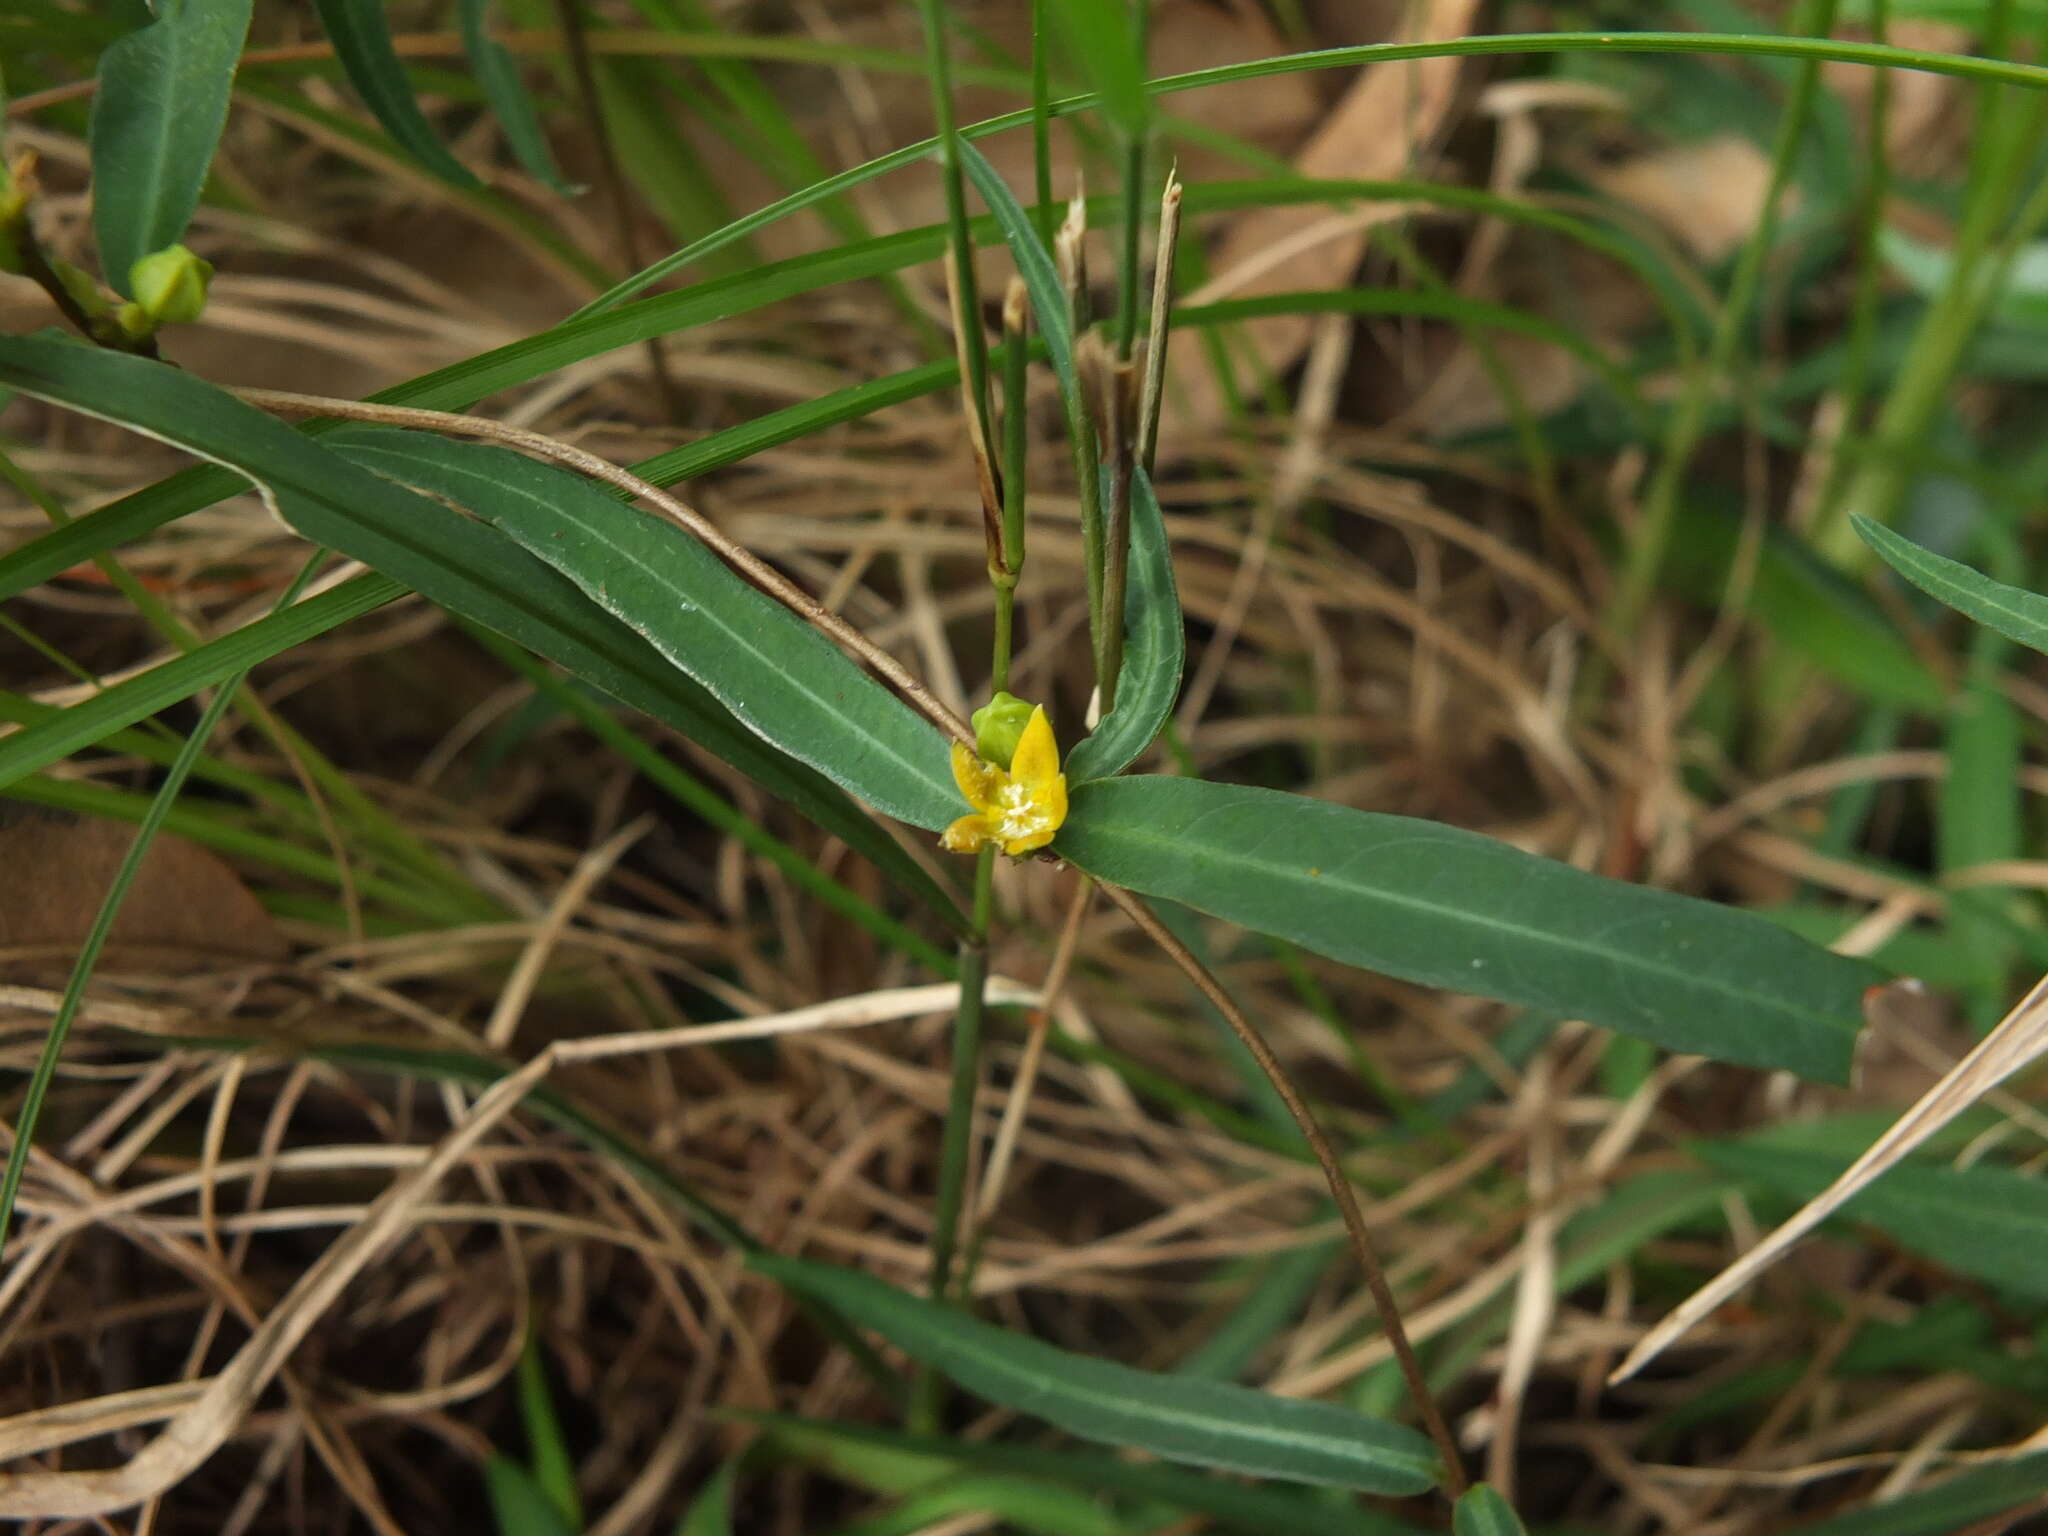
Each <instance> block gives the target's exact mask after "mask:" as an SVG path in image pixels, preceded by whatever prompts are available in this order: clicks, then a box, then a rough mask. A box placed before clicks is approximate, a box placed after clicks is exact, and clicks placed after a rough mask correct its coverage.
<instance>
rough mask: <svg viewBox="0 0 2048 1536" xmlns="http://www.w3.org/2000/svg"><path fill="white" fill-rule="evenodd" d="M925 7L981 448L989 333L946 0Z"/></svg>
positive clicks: (958, 323) (951, 244)
mask: <svg viewBox="0 0 2048 1536" xmlns="http://www.w3.org/2000/svg"><path fill="white" fill-rule="evenodd" d="M919 7H920V9H921V10H922V11H923V13H924V37H925V60H926V65H927V67H928V68H929V70H930V72H931V83H932V115H933V117H934V119H935V122H936V126H937V128H938V141H939V165H940V172H941V180H942V181H943V182H944V183H945V189H946V224H947V227H948V229H949V230H950V231H951V238H950V239H949V240H948V241H947V259H948V261H949V262H950V263H951V264H952V269H953V293H954V309H955V312H954V316H953V325H954V330H955V333H956V340H957V345H958V346H959V349H960V363H961V387H962V388H963V389H964V390H965V391H966V393H967V397H968V402H969V405H970V407H971V408H972V410H973V411H974V416H975V422H976V425H977V426H978V427H979V429H980V437H979V442H980V443H981V444H982V445H983V447H984V449H985V448H986V446H987V445H988V444H990V443H992V442H993V441H994V440H995V439H994V437H993V435H992V433H991V432H990V430H989V407H988V398H989V390H988V339H987V337H985V336H984V335H983V334H982V328H981V300H980V293H979V290H978V288H977V286H976V284H975V280H974V241H973V239H972V238H971V237H970V235H969V233H968V223H967V179H966V176H965V174H964V173H963V172H962V170H961V168H960V130H959V125H958V124H957V123H956V122H955V121H954V117H953V65H952V58H951V56H950V54H949V53H948V52H947V49H946V15H945V5H944V0H919Z"/></svg>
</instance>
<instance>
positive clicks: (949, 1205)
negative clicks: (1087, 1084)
mask: <svg viewBox="0 0 2048 1536" xmlns="http://www.w3.org/2000/svg"><path fill="white" fill-rule="evenodd" d="M995 868H996V850H995V847H994V845H993V844H990V845H986V846H984V847H983V848H982V850H981V852H980V853H979V854H978V855H977V856H976V858H975V863H974V916H973V923H974V934H973V936H972V937H970V938H967V939H963V940H961V942H960V956H959V972H960V1005H959V1008H958V1009H957V1010H956V1011H955V1012H954V1014H953V1076H952V1084H951V1087H950V1088H949V1089H948V1091H947V1094H946V1123H945V1127H944V1129H943V1131H942V1133H941V1137H940V1141H939V1182H938V1190H937V1192H936V1193H935V1194H934V1196H933V1198H932V1267H931V1279H930V1288H931V1295H932V1300H934V1301H936V1302H940V1303H942V1304H943V1303H945V1302H946V1301H947V1300H948V1299H949V1298H951V1297H952V1296H953V1293H954V1285H953V1280H954V1275H953V1256H954V1254H955V1252H956V1251H957V1248H958V1244H959V1234H960V1212H961V1209H962V1207H963V1206H964V1204H965V1202H966V1197H967V1162H968V1158H969V1156H970V1155H971V1154H972V1152H973V1150H974V1097H975V1090H976V1089H977V1088H978V1087H979V1086H980V1083H981V1031H982V1020H983V1015H984V1014H985V1013H986V1011H987V1010H986V993H985V988H986V984H987V982H988V929H989V918H990V915H991V910H992V908H993V906H994V898H995ZM939 1395H940V1385H939V1380H938V1376H937V1373H936V1372H933V1371H931V1370H929V1369H926V1370H924V1371H921V1372H920V1373H919V1376H918V1380H917V1387H916V1390H915V1391H914V1392H913V1393H912V1398H911V1424H912V1426H913V1427H914V1428H916V1429H919V1430H921V1431H924V1432H930V1431H931V1430H933V1429H934V1428H936V1427H937V1422H938V1407H939Z"/></svg>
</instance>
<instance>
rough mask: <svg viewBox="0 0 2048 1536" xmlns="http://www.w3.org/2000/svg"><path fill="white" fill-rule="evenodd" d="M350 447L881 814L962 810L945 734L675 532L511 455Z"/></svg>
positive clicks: (426, 446) (392, 444) (588, 486)
mask: <svg viewBox="0 0 2048 1536" xmlns="http://www.w3.org/2000/svg"><path fill="white" fill-rule="evenodd" d="M346 441H347V442H348V444H349V453H350V455H351V456H352V457H354V458H356V459H358V460H360V461H362V462H365V463H375V464H376V466H377V467H378V468H380V469H384V470H385V471H386V472H387V473H390V474H392V475H394V476H397V477H399V478H403V479H408V480H410V481H411V482H412V483H414V484H419V485H422V486H424V487H426V488H427V489H430V490H433V491H435V492H436V493H437V494H441V495H446V496H450V497H452V498H453V499H454V500H456V501H457V502H459V503H460V504H461V505H463V506H466V507H468V508H470V509H471V510H473V511H475V512H476V513H477V514H478V515H479V516H481V517H484V518H486V519H488V520H489V521H490V522H491V523H492V524H493V525H495V526H496V527H499V528H501V529H503V530H504V531H505V532H506V533H507V534H509V535H510V536H511V537H512V538H513V539H515V540H517V541H518V543H519V544H520V545H521V546H522V547H523V548H524V549H525V550H526V551H527V552H528V553H530V554H531V555H533V556H534V557H535V558H536V559H538V560H541V561H544V562H545V563H546V564H548V565H550V566H552V567H553V568H554V569H555V570H557V571H559V572H561V573H562V574H563V575H564V576H566V577H568V578H569V580H571V581H572V582H574V583H575V584H576V585H577V586H578V587H579V588H581V589H582V591H583V592H584V593H585V594H586V595H587V596H588V597H589V598H590V599H591V600H592V601H594V602H595V603H597V605H598V606H599V607H601V608H603V609H604V610H605V611H606V612H607V613H610V614H612V615H614V616H615V617H617V618H618V619H620V620H621V621H622V622H624V623H625V624H626V625H627V626H628V627H629V628H631V629H632V630H633V631H634V632H635V633H637V634H639V635H642V636H644V637H645V638H646V640H647V641H648V643H649V644H651V645H652V646H653V647H654V648H655V649H656V650H657V651H659V652H660V653H661V654H662V655H663V656H665V657H667V658H668V660H669V661H670V662H671V663H673V664H674V665H675V666H676V667H678V668H680V669H681V670H682V671H684V672H686V673H688V674H689V675H690V676H691V677H693V678H695V679H696V680H697V682H699V683H700V684H702V685H703V686H704V687H705V688H706V689H707V690H708V691H709V692H710V693H711V694H712V696H713V697H715V698H716V699H717V700H718V701H719V702H720V703H721V704H723V705H724V706H725V707H726V708H727V709H729V710H730V711H731V712H732V714H733V716H734V718H736V719H737V720H739V721H740V722H741V723H742V724H743V725H745V726H746V727H747V728H748V729H749V730H751V731H753V732H755V733H756V734H758V735H759V736H761V737H762V738H763V739H764V740H766V741H769V742H772V743H773V744H774V745H776V746H777V747H780V748H781V749H782V750H783V751H785V752H787V753H789V754H790V756H792V757H795V758H797V759H799V760H800V761H802V762H806V763H809V764H810V765H811V766H812V767H814V768H816V769H817V770H818V771H819V772H820V773H823V774H824V775H825V776H826V777H827V778H830V779H832V780H833V781H835V782H836V783H838V784H840V785H841V786H842V787H844V788H845V789H847V790H850V791H851V792H852V793H853V794H855V795H858V796H859V797H860V798H861V799H863V800H865V801H867V803H868V804H870V805H872V806H874V807H875V808H876V809H877V810H880V811H882V812H884V813H886V814H888V815H890V816H894V817H895V818H896V819H897V820H898V821H907V822H909V823H911V824H912V825H913V826H920V827H928V828H931V829H932V830H937V829H938V828H941V827H943V826H945V825H946V824H947V823H948V822H950V821H952V820H953V819H954V818H956V817H957V816H958V815H959V814H960V812H961V810H962V809H963V806H962V804H961V801H960V795H959V791H958V790H957V789H955V788H954V785H953V776H952V770H951V769H950V768H948V767H947V758H946V748H947V743H946V741H945V739H944V738H942V737H941V736H940V735H939V733H938V732H937V731H936V730H934V729H933V728H932V727H931V726H930V725H929V724H928V723H926V722H925V721H924V720H923V719H922V718H921V717H919V716H918V715H917V714H916V713H914V712H913V711H912V710H911V709H910V707H909V706H908V705H906V704H904V703H903V702H902V701H901V700H899V699H898V698H897V697H896V696H895V695H894V694H893V693H891V692H889V690H888V689H886V688H884V687H883V686H882V685H881V684H880V683H878V682H876V681H875V680H874V679H873V678H871V677H869V676H868V675H867V673H865V672H863V671H861V669H860V668H859V667H857V666H855V665H854V664H853V662H852V661H851V660H849V659H848V658H847V656H846V655H845V653H844V652H842V651H841V650H840V649H839V648H838V647H837V646H835V645H834V644H832V642H831V641H830V640H827V639H826V638H825V637H824V636H823V635H821V634H820V633H819V632H818V631H817V630H816V629H813V628H812V627H811V626H810V625H809V624H807V623H805V622H804V621H803V620H802V619H800V618H798V617H797V616H796V615H795V614H794V613H791V612H790V611H789V609H787V608H785V607H783V605H782V604H780V603H778V602H776V601H775V600H774V599H773V598H770V597H767V596H764V595H763V594H762V593H760V592H759V591H757V590H755V589H754V588H753V587H751V586H749V585H748V584H747V583H746V582H744V581H742V580H741V579H740V578H739V577H738V576H737V575H735V574H734V573H733V571H732V570H731V568H730V567H728V566H727V565H726V564H725V563H724V562H723V561H722V560H720V559H719V558H718V557H717V556H716V555H714V554H712V553H711V551H710V550H708V549H706V548H705V547H704V546H703V545H702V544H700V543H698V542H697V540H695V539H693V538H691V537H690V536H689V535H688V534H687V533H684V532H683V531H682V530H680V529H677V528H674V527H671V526H670V525H669V524H667V523H664V522H659V521H657V520H656V519H655V518H653V517H651V516H649V515H648V514H647V513H644V512H641V511H638V510H637V509H635V508H632V507H627V506H624V505H622V504H621V503H620V502H619V500H618V499H617V498H616V497H614V496H609V495H607V494H605V492H603V491H602V490H599V489H598V488H597V487H596V486H595V485H593V484H592V483H591V482H590V481H588V480H584V479H580V478H579V477H577V476H575V475H571V474H568V473H565V472H564V471H562V470H559V469H555V468H552V467H551V466H549V465H546V464H539V463H536V462H534V461H533V460H532V459H528V458H524V457H522V456H521V455H519V454H516V453H513V452H511V451H509V450H508V449H504V448H493V447H488V446H485V445H483V444H478V443H455V442H449V441H447V440H446V439H444V438H438V437H433V436H430V435H428V434H425V433H417V432H400V431H396V430H393V429H388V428H384V429H368V430H357V431H352V432H350V433H349V434H348V436H347V438H346Z"/></svg>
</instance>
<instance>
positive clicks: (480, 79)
mask: <svg viewBox="0 0 2048 1536" xmlns="http://www.w3.org/2000/svg"><path fill="white" fill-rule="evenodd" d="M490 5H491V0H462V51H463V52H464V53H466V54H467V55H468V56H469V68H470V72H471V73H472V74H474V75H475V76H476V83H477V84H478V85H479V86H480V87H482V89H483V93H484V98H485V99H486V100H487V101H489V102H490V104H491V110H492V111H493V112H495V113H496V114H497V115H498V126H499V127H500V128H502V129H504V130H505V142H506V143H507V144H508V145H510V146H511V148H512V153H513V156H514V157H515V158H516V159H517V160H518V161H519V163H520V164H521V165H523V166H525V167H526V169H527V170H528V171H529V172H531V173H532V175H533V176H534V177H535V178H536V179H537V180H539V181H541V182H542V183H544V184H545V185H547V186H549V187H552V188H553V189H554V190H555V191H557V192H560V193H561V194H563V195H564V196H565V197H566V196H573V195H574V191H575V189H574V188H572V187H571V186H570V185H569V184H568V183H567V182H565V181H563V180H562V173H561V171H560V170H559V169H558V168H557V167H556V165H555V156H554V152H553V151H552V150H550V149H549V148H548V139H547V135H546V134H545V133H543V132H542V131H541V126H540V114H539V113H538V112H537V111H535V110H534V105H533V98H532V97H531V96H530V95H528V94H527V90H526V83H525V82H524V81H523V80H521V79H520V78H519V61H518V60H517V59H515V58H513V57H512V52H511V50H510V49H508V48H507V47H506V46H505V45H504V44H503V43H501V42H499V41H498V40H497V39H496V38H494V37H492V36H491V34H490V30H489V27H488V26H487V24H486V14H487V13H488V12H489V10H490Z"/></svg>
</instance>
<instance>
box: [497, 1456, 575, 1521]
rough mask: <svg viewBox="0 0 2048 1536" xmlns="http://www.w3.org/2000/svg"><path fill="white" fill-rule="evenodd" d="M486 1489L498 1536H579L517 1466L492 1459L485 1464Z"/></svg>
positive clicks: (516, 1464)
mask: <svg viewBox="0 0 2048 1536" xmlns="http://www.w3.org/2000/svg"><path fill="white" fill-rule="evenodd" d="M484 1486H485V1487H486V1488H488V1489H489V1490H490V1495H491V1514H492V1515H493V1516H494V1517H495V1518H496V1521H497V1526H498V1536H576V1528H575V1527H574V1526H572V1525H571V1524H569V1522H568V1521H566V1520H564V1519H563V1518H562V1512H561V1511H560V1510H558V1509H556V1508H555V1506H554V1504H553V1502H552V1501H551V1500H549V1498H548V1496H547V1494H546V1493H545V1492H543V1491H542V1489H541V1486H540V1484H539V1483H537V1482H535V1481H534V1478H533V1474H532V1473H530V1472H528V1471H527V1470H526V1468H524V1467H522V1466H520V1465H519V1463H518V1462H516V1461H512V1460H510V1459H508V1458H507V1457H504V1456H493V1457H492V1458H491V1459H490V1460H489V1461H487V1462H485V1463H484Z"/></svg>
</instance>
